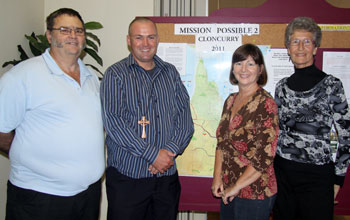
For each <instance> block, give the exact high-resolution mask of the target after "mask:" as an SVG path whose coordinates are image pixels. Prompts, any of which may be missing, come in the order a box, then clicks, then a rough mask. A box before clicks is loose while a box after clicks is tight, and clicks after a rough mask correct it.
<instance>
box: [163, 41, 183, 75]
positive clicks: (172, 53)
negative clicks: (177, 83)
mask: <svg viewBox="0 0 350 220" xmlns="http://www.w3.org/2000/svg"><path fill="white" fill-rule="evenodd" d="M157 55H158V56H159V57H160V58H161V59H162V60H164V61H165V62H168V63H171V64H173V65H174V66H175V67H176V69H177V71H178V72H179V73H180V75H186V44H185V43H159V45H158V50H157Z"/></svg>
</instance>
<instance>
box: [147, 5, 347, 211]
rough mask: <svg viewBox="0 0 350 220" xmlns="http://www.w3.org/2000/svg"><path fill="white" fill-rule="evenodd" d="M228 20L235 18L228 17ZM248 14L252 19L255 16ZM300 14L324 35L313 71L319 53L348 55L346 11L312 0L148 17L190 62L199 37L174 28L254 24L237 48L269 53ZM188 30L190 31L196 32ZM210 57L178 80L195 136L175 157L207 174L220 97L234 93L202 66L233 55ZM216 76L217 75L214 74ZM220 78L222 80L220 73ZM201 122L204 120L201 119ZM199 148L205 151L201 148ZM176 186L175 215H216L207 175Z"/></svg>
mask: <svg viewBox="0 0 350 220" xmlns="http://www.w3.org/2000/svg"><path fill="white" fill-rule="evenodd" d="M300 5H303V8H302V10H299V9H300ZM286 8H287V9H286ZM293 9H294V10H293ZM282 12H283V13H282ZM306 12H308V13H306ZM301 13H304V14H301ZM282 14H283V16H282ZM221 15H222V16H221ZM230 15H235V16H234V17H232V16H230ZM249 15H254V17H252V16H249ZM302 15H304V16H309V17H313V18H314V19H315V20H316V22H317V23H318V24H319V25H321V28H322V30H323V31H322V34H323V38H322V43H321V47H320V48H319V50H318V51H317V54H316V61H315V62H316V66H317V67H318V68H320V69H322V59H323V52H324V51H343V52H344V51H346V52H350V40H349V39H350V25H349V24H350V10H349V9H337V8H334V7H332V6H330V5H328V4H326V3H323V2H320V1H317V0H310V1H301V0H296V1H293V2H291V3H289V2H283V3H281V2H280V1H277V0H270V1H268V2H267V3H266V4H264V5H263V6H261V7H259V8H255V9H251V8H250V9H221V10H218V11H217V12H215V13H214V16H210V17H192V18H186V17H178V18H176V17H168V18H166V17H151V19H152V20H153V21H154V22H155V23H156V24H157V28H158V32H159V36H160V41H161V43H184V44H186V45H187V46H186V47H184V48H185V49H184V50H186V51H187V52H186V54H187V55H186V56H190V57H191V56H193V55H192V53H194V52H193V51H195V48H193V46H191V45H196V41H198V39H199V38H198V34H192V35H188V34H187V35H181V34H175V33H176V30H175V29H176V26H177V25H178V24H189V25H193V26H196V24H202V25H203V24H207V25H209V26H212V25H213V24H214V25H215V24H218V25H223V24H226V25H229V24H236V25H242V24H243V26H244V24H256V25H258V27H259V31H258V34H251V35H242V36H241V43H242V44H244V43H253V44H256V45H265V46H266V45H267V46H268V48H270V49H272V50H273V49H280V48H281V49H282V48H285V47H284V31H285V28H286V25H287V23H288V22H289V21H290V20H292V19H293V18H294V17H296V16H302ZM189 30H190V29H189ZM192 30H193V31H195V29H192ZM188 45H190V46H188ZM211 52H212V53H211ZM211 52H210V51H208V53H202V54H200V55H199V56H200V57H199V58H198V55H197V57H196V58H195V59H190V57H187V62H193V64H191V65H192V67H191V66H190V65H187V67H186V68H190V69H191V71H192V72H193V73H192V75H191V73H189V72H191V71H189V70H186V71H187V73H185V75H182V79H183V82H184V84H185V86H186V88H187V89H188V91H189V93H190V96H191V111H192V116H193V118H194V124H195V134H194V138H193V140H192V141H191V143H190V146H189V148H188V149H186V151H185V152H184V155H182V156H180V157H179V160H182V159H181V157H188V158H194V157H197V158H196V159H197V161H200V160H198V158H202V159H203V160H202V162H193V163H195V164H187V165H190V166H193V167H194V166H196V165H197V167H201V168H203V169H207V171H208V169H209V171H210V167H211V169H213V167H214V163H213V161H214V158H213V157H214V155H215V144H213V143H214V142H213V141H214V139H215V129H216V126H217V124H215V123H217V122H218V120H219V119H218V118H220V115H221V109H222V103H223V101H224V100H223V99H224V98H226V97H225V95H226V94H227V93H229V92H232V91H233V90H234V88H233V89H232V88H231V87H229V85H226V84H225V82H220V79H221V78H224V79H223V80H224V81H227V83H228V78H225V77H226V76H225V77H222V76H219V75H217V77H216V78H215V76H213V75H214V74H212V73H211V72H210V68H211V67H208V65H207V64H205V63H212V65H215V63H219V62H223V63H224V62H227V60H228V62H230V60H229V57H230V56H232V52H226V53H217V52H218V51H211ZM221 52H222V51H221ZM265 52H266V51H265ZM263 53H264V51H263ZM188 54H190V55H188ZM264 56H265V54H264ZM265 60H266V58H265ZM349 63H350V60H349ZM204 64H205V65H204ZM193 66H194V67H193ZM223 66H225V65H221V67H223ZM225 68H226V69H225V71H227V66H226V67H225ZM211 71H213V70H211ZM217 71H220V70H219V69H217ZM218 74H219V73H218ZM220 74H223V75H224V73H220ZM227 76H228V72H227ZM214 78H215V79H214ZM228 84H229V83H228ZM344 86H350V85H344ZM198 87H200V89H198ZM204 93H205V94H204ZM348 98H349V97H348ZM203 118H205V120H204V119H203ZM193 142H194V143H195V145H196V146H195V147H193V146H191V144H192V145H193ZM201 145H203V147H201ZM204 145H208V146H205V147H204ZM200 148H201V149H200ZM186 155H187V156H186ZM188 155H190V156H188ZM204 158H206V159H204ZM196 163H202V164H196ZM193 167H192V170H194V171H198V169H197V168H193ZM178 169H179V172H180V175H181V174H182V172H183V171H184V170H185V169H184V165H183V161H182V163H181V161H179V167H178ZM198 173H200V171H198ZM207 173H208V172H206V174H207ZM211 173H212V170H211ZM199 176H200V177H199ZM349 176H350V174H349V173H348V175H347V177H346V181H345V185H344V187H343V188H342V189H341V191H340V193H339V196H338V198H337V200H338V201H339V205H337V206H335V214H337V215H350V177H349ZM180 181H181V184H182V193H181V197H180V207H179V208H180V210H194V211H219V204H220V200H219V199H217V198H214V197H213V196H212V194H211V181H212V178H211V177H210V175H193V173H192V174H191V175H188V174H187V173H186V174H185V175H184V176H180Z"/></svg>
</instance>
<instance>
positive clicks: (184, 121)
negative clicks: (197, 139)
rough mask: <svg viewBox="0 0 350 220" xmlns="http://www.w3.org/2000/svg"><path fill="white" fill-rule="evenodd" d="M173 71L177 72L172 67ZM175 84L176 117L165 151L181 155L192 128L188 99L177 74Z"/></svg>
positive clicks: (187, 142)
mask: <svg viewBox="0 0 350 220" xmlns="http://www.w3.org/2000/svg"><path fill="white" fill-rule="evenodd" d="M173 68H174V70H173V71H177V70H176V69H175V67H173ZM175 84H176V100H174V101H175V102H176V109H177V112H176V115H175V117H174V132H173V136H172V138H171V139H170V140H169V141H168V143H166V145H165V147H164V148H165V149H167V150H169V151H170V152H174V153H175V154H176V155H178V154H181V153H182V152H183V151H184V150H185V148H186V147H187V145H188V144H189V142H190V141H191V138H192V135H193V132H194V127H193V121H192V116H191V109H190V98H189V95H188V92H187V90H186V88H185V86H184V85H183V83H182V81H181V78H180V75H179V74H177V80H176V82H175Z"/></svg>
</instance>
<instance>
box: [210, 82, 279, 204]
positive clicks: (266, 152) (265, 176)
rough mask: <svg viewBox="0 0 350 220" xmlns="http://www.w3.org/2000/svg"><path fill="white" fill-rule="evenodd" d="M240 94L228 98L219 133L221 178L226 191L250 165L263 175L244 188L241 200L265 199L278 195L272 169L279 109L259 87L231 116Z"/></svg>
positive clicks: (240, 194) (241, 192)
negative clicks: (221, 156) (221, 161)
mask: <svg viewBox="0 0 350 220" xmlns="http://www.w3.org/2000/svg"><path fill="white" fill-rule="evenodd" d="M237 94H238V93H233V94H231V95H230V96H229V97H228V98H227V99H226V101H225V104H224V108H223V112H222V116H221V121H220V123H219V126H218V129H217V131H216V132H217V134H216V135H217V149H219V150H221V151H222V153H223V163H222V173H221V176H222V180H223V184H224V188H225V189H226V188H228V187H230V186H232V185H234V184H235V182H236V181H237V179H238V178H239V177H240V176H241V175H242V174H243V172H244V171H245V169H246V168H247V166H248V165H251V166H252V167H254V168H255V170H257V171H259V172H260V173H262V175H261V177H260V178H259V179H257V180H256V181H255V182H254V183H252V184H250V185H249V186H247V187H245V188H243V189H241V191H240V193H239V195H238V197H240V198H246V199H265V198H267V197H271V196H273V195H274V194H276V193H277V183H276V177H275V172H274V169H273V159H274V156H275V153H276V145H277V138H278V131H279V128H278V114H277V106H276V104H275V101H274V100H273V98H272V97H271V95H270V94H269V93H268V92H267V91H265V90H264V89H263V88H259V89H258V90H257V91H256V93H255V94H254V95H253V96H252V97H250V99H249V101H248V102H247V103H246V104H245V105H244V106H243V107H242V108H240V109H239V110H238V112H237V113H236V115H234V116H233V117H231V114H232V113H231V112H232V110H231V109H232V106H233V103H234V101H235V98H236V97H237ZM231 118H232V120H230V119H231Z"/></svg>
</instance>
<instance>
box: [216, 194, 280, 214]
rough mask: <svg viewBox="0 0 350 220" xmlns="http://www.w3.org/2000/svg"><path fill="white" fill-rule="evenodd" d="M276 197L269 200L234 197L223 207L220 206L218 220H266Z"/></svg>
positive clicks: (222, 205)
mask: <svg viewBox="0 0 350 220" xmlns="http://www.w3.org/2000/svg"><path fill="white" fill-rule="evenodd" d="M275 199H276V195H274V196H271V197H269V198H266V199H263V200H259V199H255V200H254V199H242V198H239V197H236V198H234V199H233V200H232V202H230V201H229V203H228V204H227V205H225V204H224V203H223V202H222V200H221V204H220V220H268V219H269V217H270V213H271V210H272V207H273V204H274V202H275Z"/></svg>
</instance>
